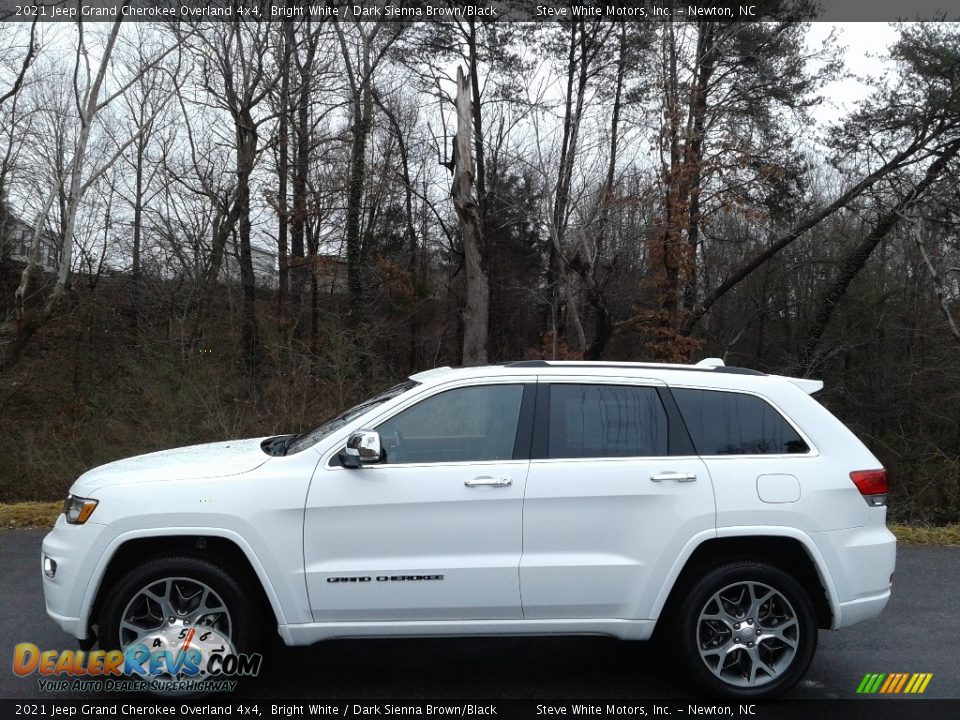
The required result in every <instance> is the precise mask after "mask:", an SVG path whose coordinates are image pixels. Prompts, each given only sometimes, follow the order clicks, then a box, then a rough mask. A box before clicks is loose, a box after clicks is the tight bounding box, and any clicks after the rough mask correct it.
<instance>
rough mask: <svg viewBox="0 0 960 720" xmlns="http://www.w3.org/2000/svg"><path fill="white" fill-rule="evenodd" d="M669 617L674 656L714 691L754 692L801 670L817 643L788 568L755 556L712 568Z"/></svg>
mask: <svg viewBox="0 0 960 720" xmlns="http://www.w3.org/2000/svg"><path fill="white" fill-rule="evenodd" d="M676 622H677V623H678V628H677V629H678V631H679V638H678V645H679V650H680V654H681V657H682V659H683V661H684V663H685V664H686V665H687V667H688V669H689V670H690V671H691V673H692V675H693V677H694V679H695V680H697V681H698V683H699V684H700V685H701V686H702V687H704V688H706V689H707V690H708V691H710V692H711V693H713V694H717V695H722V696H725V697H730V698H744V699H746V698H751V699H760V698H768V697H773V696H776V695H779V694H781V693H783V692H785V691H786V690H788V689H789V688H791V687H792V686H793V685H794V684H796V682H797V681H798V680H799V679H800V678H801V677H802V676H803V673H804V672H805V671H806V669H807V667H808V666H809V664H810V661H811V660H812V659H813V654H814V651H815V649H816V645H817V622H816V617H815V614H814V610H813V606H812V603H811V602H810V598H809V596H808V595H807V593H806V592H805V591H804V589H803V588H802V587H801V586H800V585H799V584H798V583H797V582H796V580H794V579H793V578H792V577H791V576H790V575H788V574H787V573H785V572H783V571H782V570H780V569H779V568H776V567H773V566H771V565H767V564H766V563H760V562H731V563H727V564H725V565H721V566H719V567H716V568H714V569H712V570H710V571H708V572H706V573H705V574H704V576H703V577H702V578H701V579H700V580H699V581H697V582H696V583H694V585H693V586H692V588H691V589H690V592H689V593H687V594H686V597H685V598H684V600H683V602H682V604H681V606H680V609H679V613H678V614H677V619H676Z"/></svg>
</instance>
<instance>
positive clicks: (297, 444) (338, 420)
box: [285, 380, 419, 455]
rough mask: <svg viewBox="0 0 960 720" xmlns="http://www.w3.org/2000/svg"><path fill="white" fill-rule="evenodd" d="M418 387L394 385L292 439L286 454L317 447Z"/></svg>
mask: <svg viewBox="0 0 960 720" xmlns="http://www.w3.org/2000/svg"><path fill="white" fill-rule="evenodd" d="M417 385H419V383H418V382H416V381H415V380H407V381H406V382H402V383H400V384H399V385H394V386H393V387H392V388H390V389H389V390H387V391H385V392H382V393H380V394H379V395H376V396H374V397H372V398H370V399H368V400H364V401H363V402H362V403H360V404H359V405H354V406H353V407H352V408H350V409H349V410H344V411H343V412H342V413H340V414H339V415H337V416H336V417H335V418H332V419H330V420H327V421H326V422H325V423H324V424H323V425H321V426H320V427H318V428H317V429H316V430H311V431H310V432H305V433H303V435H298V436H296V437H294V438H291V439H290V443H289V444H288V445H287V450H286V453H285V454H286V455H292V454H293V453H298V452H300V451H301V450H303V449H304V448H308V447H310V446H311V445H316V444H317V443H318V442H319V441H320V440H322V439H323V438H325V437H326V436H327V435H329V434H330V433H332V432H333V431H334V430H339V429H340V428H342V427H343V426H344V425H346V424H347V423H349V422H350V421H351V420H353V419H354V418H357V417H359V416H360V415H362V414H363V413H365V412H367V410H370V409H371V408H374V407H376V406H377V405H382V404H383V403H385V402H387V401H388V400H393V398H395V397H397V396H398V395H402V394H403V393H405V392H406V391H407V390H410V389H411V388H414V387H416V386H417Z"/></svg>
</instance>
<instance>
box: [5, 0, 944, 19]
mask: <svg viewBox="0 0 960 720" xmlns="http://www.w3.org/2000/svg"><path fill="white" fill-rule="evenodd" d="M118 18H122V19H124V20H127V21H133V22H138V21H139V22H162V21H181V22H196V21H208V20H209V21H216V20H225V21H235V20H240V21H247V22H269V21H274V22H276V21H292V22H297V21H303V20H307V19H310V20H313V21H324V20H330V21H337V20H370V21H386V22H442V21H461V22H468V21H474V22H531V21H532V22H569V21H574V20H590V21H596V20H604V21H611V22H615V21H632V22H647V21H652V22H666V21H683V20H691V21H698V20H716V21H721V22H758V21H792V20H797V21H799V20H806V21H815V22H867V21H873V22H876V21H896V20H905V21H917V20H920V21H935V22H939V21H957V20H960V6H958V3H957V0H869V1H868V2H864V0H819V1H818V0H768V1H766V2H762V1H757V0H742V1H740V2H723V1H713V2H710V1H694V2H687V1H682V2H681V0H607V1H598V0H585V1H583V2H572V1H564V0H552V1H551V0H540V1H538V0H492V1H488V2H460V1H459V0H354V2H344V1H343V0H37V2H31V1H30V0H0V21H5V22H17V21H19V22H33V21H37V22H76V21H78V20H81V21H84V22H115V21H116V20H117V19H118Z"/></svg>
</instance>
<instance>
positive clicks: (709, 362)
mask: <svg viewBox="0 0 960 720" xmlns="http://www.w3.org/2000/svg"><path fill="white" fill-rule="evenodd" d="M503 366H504V367H511V368H538V367H543V368H546V367H582V368H650V369H658V370H681V371H688V372H717V373H729V374H731V375H766V373H762V372H760V371H759V370H752V369H751V368H741V367H727V366H726V365H725V364H724V362H723V360H721V359H720V358H707V359H706V360H701V361H700V362H698V363H697V364H696V365H679V364H673V363H643V362H602V361H601V362H596V361H590V360H516V361H514V362H506V363H503Z"/></svg>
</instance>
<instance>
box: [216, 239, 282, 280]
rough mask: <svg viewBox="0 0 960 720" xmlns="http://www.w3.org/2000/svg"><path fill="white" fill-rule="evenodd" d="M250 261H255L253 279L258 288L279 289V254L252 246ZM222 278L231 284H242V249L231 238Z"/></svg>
mask: <svg viewBox="0 0 960 720" xmlns="http://www.w3.org/2000/svg"><path fill="white" fill-rule="evenodd" d="M250 256H251V257H250V259H251V260H252V261H253V277H254V282H255V284H256V285H257V287H269V288H275V287H279V285H280V280H279V271H278V269H277V254H276V253H275V252H272V251H270V250H266V249H264V248H262V247H258V246H256V245H251V246H250ZM220 277H221V278H222V279H223V280H224V281H226V282H231V283H239V282H240V248H239V247H238V246H237V243H236V242H235V241H234V240H233V239H232V238H231V239H230V240H228V241H227V245H226V247H225V248H224V249H223V269H222V270H221V275H220Z"/></svg>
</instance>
